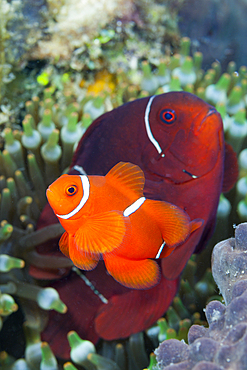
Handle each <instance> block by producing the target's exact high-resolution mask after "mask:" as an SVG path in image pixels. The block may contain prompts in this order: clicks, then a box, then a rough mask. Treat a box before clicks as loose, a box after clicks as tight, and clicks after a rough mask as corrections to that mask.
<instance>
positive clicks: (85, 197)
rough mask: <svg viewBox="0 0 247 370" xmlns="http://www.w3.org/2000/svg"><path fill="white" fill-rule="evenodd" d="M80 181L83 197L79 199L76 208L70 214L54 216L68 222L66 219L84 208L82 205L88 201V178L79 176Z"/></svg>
mask: <svg viewBox="0 0 247 370" xmlns="http://www.w3.org/2000/svg"><path fill="white" fill-rule="evenodd" d="M80 179H81V183H82V189H83V197H82V198H81V201H80V203H79V204H78V206H76V207H75V208H74V209H73V211H71V212H70V213H67V215H56V216H57V217H60V218H63V219H65V220H68V218H70V217H72V216H74V215H75V214H76V213H77V212H79V211H80V210H81V209H82V207H83V206H84V204H85V203H86V201H87V200H88V198H89V190H90V183H89V180H88V177H87V176H86V175H80Z"/></svg>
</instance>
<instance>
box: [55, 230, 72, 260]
mask: <svg viewBox="0 0 247 370" xmlns="http://www.w3.org/2000/svg"><path fill="white" fill-rule="evenodd" d="M58 245H59V248H60V251H61V252H62V253H63V254H64V255H65V256H66V257H68V258H70V256H69V234H68V233H67V231H65V233H63V235H62V236H61V238H60V240H59V243H58Z"/></svg>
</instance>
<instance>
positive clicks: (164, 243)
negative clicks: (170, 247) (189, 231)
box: [155, 242, 166, 259]
mask: <svg viewBox="0 0 247 370" xmlns="http://www.w3.org/2000/svg"><path fill="white" fill-rule="evenodd" d="M165 245H166V242H163V243H162V244H161V246H160V249H159V250H158V253H157V254H156V256H155V258H156V259H157V258H160V255H161V252H162V251H163V248H164V246H165Z"/></svg>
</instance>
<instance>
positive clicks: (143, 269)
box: [103, 253, 160, 289]
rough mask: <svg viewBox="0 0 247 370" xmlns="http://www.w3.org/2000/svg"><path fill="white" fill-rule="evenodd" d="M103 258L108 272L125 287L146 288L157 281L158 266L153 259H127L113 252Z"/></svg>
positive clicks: (158, 277) (158, 274)
mask: <svg viewBox="0 0 247 370" xmlns="http://www.w3.org/2000/svg"><path fill="white" fill-rule="evenodd" d="M103 258H104V261H105V265H106V269H107V271H108V272H109V274H110V275H111V276H112V277H113V278H114V279H115V280H117V281H118V282H119V283H120V284H122V285H124V286H126V287H127V288H134V289H148V288H151V287H153V286H155V285H156V284H158V282H159V279H160V270H159V266H158V264H157V263H156V262H155V261H153V260H150V259H144V260H129V259H126V258H123V257H119V256H117V255H114V254H113V253H109V254H105V255H104V256H103Z"/></svg>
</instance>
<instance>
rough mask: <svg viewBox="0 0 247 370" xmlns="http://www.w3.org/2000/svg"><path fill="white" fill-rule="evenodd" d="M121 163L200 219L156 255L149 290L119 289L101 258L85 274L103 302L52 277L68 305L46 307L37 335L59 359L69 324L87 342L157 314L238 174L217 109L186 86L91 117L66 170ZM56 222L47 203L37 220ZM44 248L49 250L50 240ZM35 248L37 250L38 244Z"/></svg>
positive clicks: (69, 280)
mask: <svg viewBox="0 0 247 370" xmlns="http://www.w3.org/2000/svg"><path fill="white" fill-rule="evenodd" d="M121 161H124V162H130V163H133V164H136V165H139V167H140V168H141V169H142V171H143V172H144V175H145V178H146V182H145V186H144V195H145V197H147V198H150V199H153V200H162V201H167V202H169V203H172V204H175V205H176V206H178V207H180V208H182V209H183V210H185V211H186V212H187V213H188V215H189V217H190V219H191V220H194V219H198V218H199V219H203V220H204V223H203V225H202V226H201V227H200V228H199V229H197V230H195V231H194V233H193V234H191V235H190V237H189V238H188V239H187V240H186V241H185V242H184V243H183V244H181V245H180V246H178V247H177V248H176V249H175V250H174V251H173V253H171V254H170V255H169V256H167V257H166V258H164V259H163V260H162V262H161V265H162V266H161V267H162V274H161V279H160V282H159V283H158V284H157V285H156V286H155V287H153V288H150V289H146V290H145V289H144V290H140V289H129V288H126V287H123V286H122V285H121V284H118V283H117V282H116V281H115V280H113V279H112V278H111V276H110V275H108V274H107V273H106V271H105V270H104V268H103V265H102V264H101V263H99V264H98V266H97V267H96V268H95V269H94V270H93V271H89V272H86V273H85V276H86V277H87V278H88V279H89V280H90V281H92V282H93V284H94V286H95V288H96V289H97V290H98V291H99V292H100V293H101V294H103V295H104V296H105V297H106V298H107V303H105V302H104V303H102V301H100V299H99V297H97V296H96V295H95V294H94V293H93V292H92V291H91V290H90V288H89V287H88V286H87V285H86V284H85V283H84V281H83V280H82V279H81V278H79V277H78V276H76V275H75V274H74V273H73V272H72V273H70V275H68V276H66V277H65V278H63V279H62V280H59V281H57V282H54V283H53V284H52V286H53V287H54V288H55V289H57V290H58V292H59V294H60V297H61V299H62V300H63V301H64V303H65V304H66V305H67V306H68V313H67V314H65V315H60V314H58V313H56V312H51V313H49V324H48V325H47V327H46V329H45V330H44V332H43V334H42V337H43V340H45V341H48V342H49V344H50V345H51V347H52V349H53V351H54V353H56V355H58V356H61V357H65V358H68V356H69V346H68V343H67V339H66V334H67V332H68V331H69V330H76V331H77V332H78V334H79V335H80V336H81V337H83V338H84V339H89V340H92V341H93V342H97V340H98V338H99V337H101V338H104V339H106V340H113V339H118V338H126V337H128V336H129V335H131V334H133V333H137V332H139V331H141V330H144V329H146V328H148V327H150V326H151V325H152V324H153V323H154V322H155V321H157V319H158V318H159V317H161V316H162V314H163V313H164V312H165V311H166V310H167V308H168V307H169V305H170V303H171V301H172V299H173V297H174V295H175V294H176V291H177V288H178V284H179V275H180V274H181V271H182V270H183V268H184V266H185V264H186V262H187V261H188V259H189V258H190V256H191V254H192V253H193V252H195V251H200V250H201V249H202V248H203V247H204V246H205V244H206V242H207V241H208V239H209V237H210V236H211V235H212V232H213V230H214V224H215V218H216V211H217V206H218V201H219V196H220V193H221V191H228V190H229V189H230V188H231V187H232V186H233V184H234V183H235V181H236V179H237V174H238V170H237V158H236V155H235V154H234V152H233V151H232V149H231V147H230V146H229V145H228V144H226V143H225V142H224V135H223V125H222V120H221V117H220V115H219V114H218V113H217V111H216V110H215V108H214V107H212V106H210V105H209V104H207V103H206V102H204V101H203V100H201V99H199V98H198V97H196V96H195V95H192V94H189V93H186V92H171V93H167V94H162V95H158V96H154V97H147V98H143V99H138V100H136V101H133V102H129V103H127V104H125V105H123V106H121V107H119V108H116V109H114V110H113V111H111V112H108V113H105V114H104V115H102V116H101V117H99V118H98V119H96V120H95V121H94V122H93V123H92V125H91V126H90V127H89V128H88V130H87V131H86V133H85V134H84V136H83V137H82V139H81V141H80V142H79V145H78V148H77V150H76V152H75V154H74V158H73V161H72V165H71V168H70V174H76V175H78V170H79V171H80V170H81V169H80V168H81V167H82V168H83V169H84V170H85V172H86V173H87V174H88V175H103V176H105V175H106V173H107V172H108V171H109V170H110V169H111V168H112V167H113V166H114V165H116V164H117V163H118V162H121ZM55 220H56V217H55V216H54V214H53V212H52V210H51V208H49V209H48V207H46V208H45V210H44V211H43V213H42V216H41V220H40V223H39V224H40V226H41V224H43V226H44V225H47V224H50V223H54V222H56V221H55ZM57 242H58V241H56V243H57ZM48 247H49V250H48V253H50V254H51V255H52V254H53V250H52V245H50V246H48ZM39 251H40V252H41V253H42V251H44V247H43V246H41V247H40V249H39ZM60 272H61V271H60ZM60 272H57V276H56V277H57V278H58V277H60V276H61V275H59V273H60ZM37 274H39V278H45V277H46V278H47V277H48V276H50V277H49V278H54V277H55V274H54V271H50V270H49V269H47V271H45V270H44V271H41V270H39V271H38V269H36V271H33V275H34V276H36V277H37ZM140 307H141V310H140Z"/></svg>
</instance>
